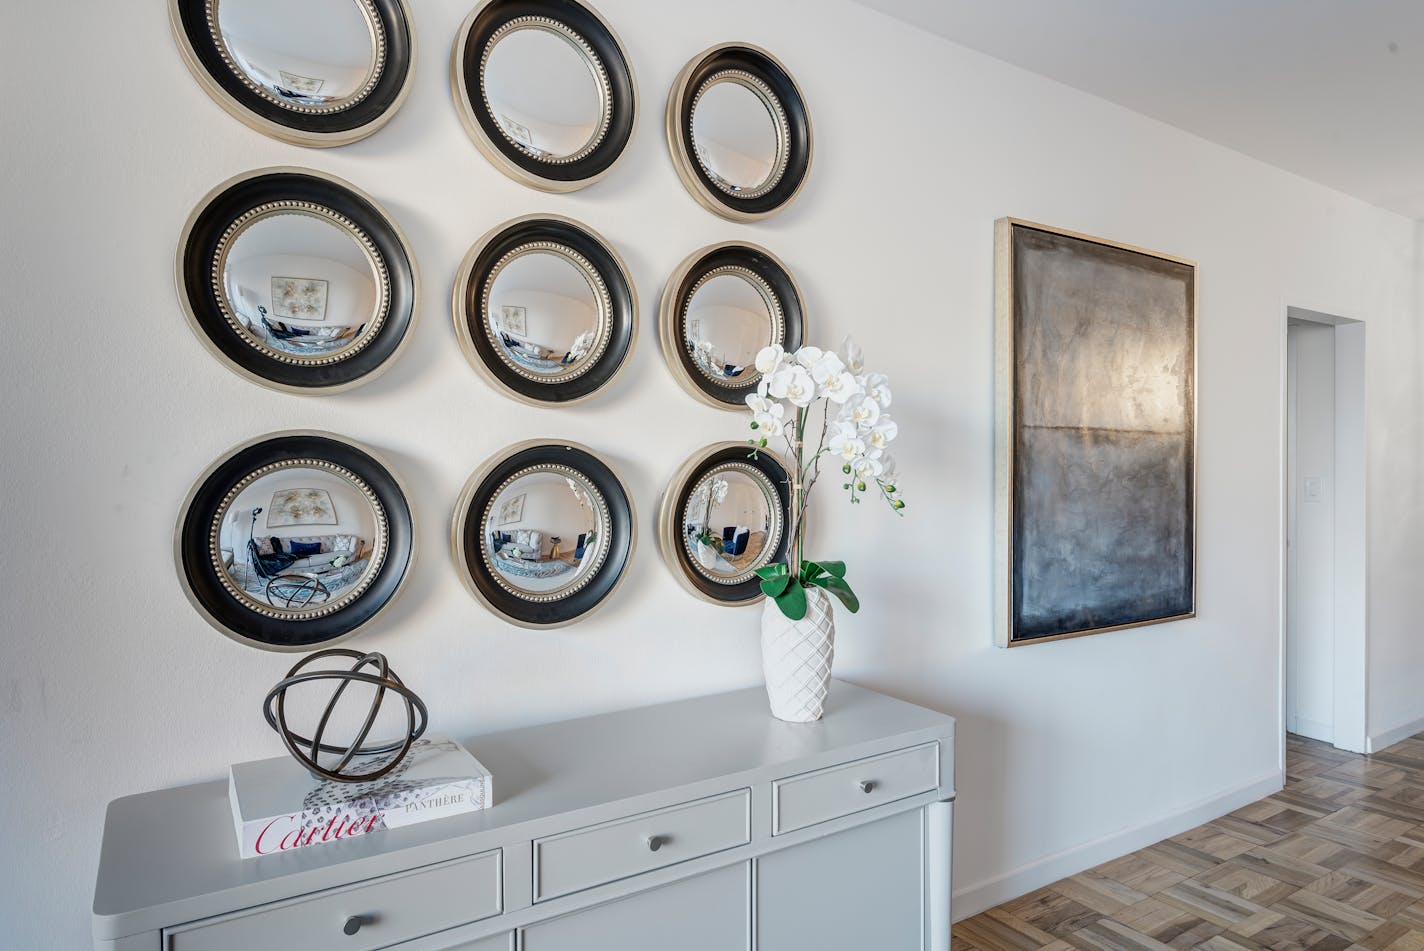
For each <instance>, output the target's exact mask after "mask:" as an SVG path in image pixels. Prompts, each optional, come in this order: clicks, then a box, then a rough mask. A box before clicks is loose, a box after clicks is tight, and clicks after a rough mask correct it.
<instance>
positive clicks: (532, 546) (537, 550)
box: [490, 528, 588, 564]
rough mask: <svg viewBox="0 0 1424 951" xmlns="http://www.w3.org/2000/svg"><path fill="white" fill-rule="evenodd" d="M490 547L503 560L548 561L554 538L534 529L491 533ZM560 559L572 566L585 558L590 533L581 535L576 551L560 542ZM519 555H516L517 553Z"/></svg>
mask: <svg viewBox="0 0 1424 951" xmlns="http://www.w3.org/2000/svg"><path fill="white" fill-rule="evenodd" d="M490 545H491V550H492V551H493V552H494V554H496V555H499V556H501V557H503V558H517V559H519V560H521V561H546V560H548V559H550V558H552V557H553V554H552V553H553V539H552V536H551V537H550V538H548V539H546V538H545V536H544V533H543V532H540V531H536V530H535V529H532V528H521V529H517V530H516V531H513V532H501V531H493V532H490ZM560 545H561V547H560V552H559V558H560V560H561V561H566V562H569V563H570V564H572V563H573V562H576V561H578V560H579V559H581V558H582V557H583V553H584V550H585V549H586V548H587V547H588V533H587V532H583V533H581V534H580V535H579V537H578V540H577V541H576V542H575V544H574V550H573V551H572V552H569V550H568V547H567V546H566V545H564V544H563V543H562V539H561V540H560ZM516 551H517V552H518V553H519V554H517V555H516V554H515V552H516Z"/></svg>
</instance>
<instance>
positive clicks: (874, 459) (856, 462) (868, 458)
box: [850, 449, 885, 481]
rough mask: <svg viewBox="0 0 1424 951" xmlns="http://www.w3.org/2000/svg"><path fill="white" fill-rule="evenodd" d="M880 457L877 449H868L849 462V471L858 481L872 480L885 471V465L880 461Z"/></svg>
mask: <svg viewBox="0 0 1424 951" xmlns="http://www.w3.org/2000/svg"><path fill="white" fill-rule="evenodd" d="M880 456H881V452H880V450H879V449H868V450H866V451H865V452H864V453H862V454H861V455H859V456H856V457H855V458H854V459H852V460H851V462H850V469H851V471H852V472H854V473H855V475H856V478H858V479H864V480H866V481H869V480H871V479H874V478H875V477H877V476H878V475H880V473H882V472H884V471H885V464H884V463H882V462H881V461H880Z"/></svg>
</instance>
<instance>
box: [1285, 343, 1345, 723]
mask: <svg viewBox="0 0 1424 951" xmlns="http://www.w3.org/2000/svg"><path fill="white" fill-rule="evenodd" d="M1288 346H1289V348H1290V360H1291V367H1290V371H1291V373H1292V374H1293V376H1294V379H1293V380H1292V381H1291V383H1292V391H1293V392H1292V394H1291V395H1292V397H1293V399H1292V404H1293V405H1292V407H1291V418H1290V422H1289V423H1288V425H1289V426H1290V427H1292V431H1291V432H1290V433H1289V445H1290V463H1289V472H1290V481H1289V483H1288V485H1287V487H1286V493H1287V500H1288V511H1289V513H1290V518H1291V520H1292V524H1291V526H1290V534H1291V536H1292V537H1291V548H1290V552H1289V558H1290V562H1291V564H1290V576H1289V578H1288V579H1287V582H1286V584H1287V592H1288V597H1289V607H1288V608H1287V616H1286V629H1287V630H1286V729H1288V730H1290V731H1291V732H1293V733H1300V734H1302V735H1304V736H1309V737H1314V738H1315V739H1317V740H1324V741H1325V742H1327V743H1329V742H1333V740H1334V721H1335V715H1334V704H1335V683H1334V677H1335V328H1334V327H1330V326H1326V325H1323V324H1316V325H1309V324H1295V325H1292V326H1291V327H1290V328H1289V342H1288ZM1312 481H1313V482H1314V483H1315V485H1314V487H1313V488H1312V486H1311V482H1312Z"/></svg>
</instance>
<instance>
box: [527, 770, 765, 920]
mask: <svg viewBox="0 0 1424 951" xmlns="http://www.w3.org/2000/svg"><path fill="white" fill-rule="evenodd" d="M750 841H751V791H750V790H748V789H738V790H736V791H734V792H729V793H724V794H722V795H720V796H712V797H710V798H708V799H699V800H697V801H696V802H690V803H684V804H682V805H678V806H669V807H668V808H666V809H658V810H655V811H653V812H644V813H641V814H639V815H636V816H631V817H629V818H627V819H616V820H614V821H613V822H605V823H603V824H602V825H596V826H590V827H589V828H587V829H578V830H576V831H573V832H562V833H560V834H558V835H551V836H547V837H545V838H542V839H535V840H534V900H535V901H536V902H537V901H546V900H548V899H550V898H557V897H559V896H560V895H567V894H569V893H570V892H577V891H582V890H583V889H585V888H592V887H593V886H595V885H602V884H604V883H606V882H612V881H616V880H618V879H620V878H627V877H628V876H630V875H638V874H640V873H642V872H650V871H652V870H653V869H655V868H663V867H665V866H668V865H675V864H677V863H678V862H686V861H688V860H689V859H695V858H698V857H699V856H703V855H711V854H712V853H713V852H721V851H723V850H724V849H733V848H736V847H737V846H739V845H746V844H747V843H748V842H750Z"/></svg>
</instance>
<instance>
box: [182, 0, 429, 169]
mask: <svg viewBox="0 0 1424 951" xmlns="http://www.w3.org/2000/svg"><path fill="white" fill-rule="evenodd" d="M361 2H362V4H363V5H364V6H365V7H366V8H367V12H368V15H369V14H374V20H375V26H376V29H378V30H379V31H380V34H381V35H380V36H379V37H378V39H377V43H378V60H379V62H380V74H379V75H378V76H377V77H376V81H375V83H374V84H373V85H372V86H371V88H370V89H368V90H367V91H366V92H365V95H363V96H362V97H361V98H360V99H359V100H358V101H357V102H355V103H352V104H351V105H350V106H348V107H346V108H343V109H337V110H332V111H322V112H314V111H308V110H300V109H292V108H288V107H285V106H281V105H278V104H277V103H275V102H273V101H271V100H270V99H269V98H268V97H267V96H264V95H262V94H261V93H259V92H257V91H256V90H255V89H254V88H253V86H252V84H251V82H250V81H248V80H247V79H246V78H245V77H244V76H242V75H240V74H239V73H238V71H237V70H236V68H235V67H234V66H233V65H232V64H231V63H230V61H229V58H228V54H227V52H226V51H225V50H224V49H223V46H222V44H220V43H219V42H218V40H217V37H216V36H215V35H214V33H213V29H214V27H213V24H212V17H213V11H214V10H215V7H216V2H215V0H168V23H169V26H170V27H171V28H172V30H173V39H174V42H175V43H177V44H178V52H179V53H180V54H181V55H182V57H183V62H184V63H185V64H186V65H187V66H188V70H189V71H190V72H191V73H192V74H193V77H194V78H195V79H197V81H198V85H200V86H201V87H202V88H203V91H204V92H206V93H207V94H208V95H209V96H210V97H211V98H212V99H213V101H215V102H216V103H217V104H218V105H220V106H222V108H223V109H224V110H226V111H227V113H228V114H229V115H232V116H233V117H235V118H237V119H238V120H240V121H241V122H243V123H244V124H245V125H247V126H249V127H251V128H253V129H256V130H257V131H258V132H261V133H263V134H264V135H269V136H271V137H272V138H274V139H280V140H281V141H283V142H290V143H292V144H294V145H305V146H310V147H315V148H329V147H332V146H339V145H348V144H350V143H352V142H357V141H359V140H361V139H364V138H366V136H368V135H371V134H372V133H373V132H375V131H376V130H378V129H379V128H381V126H383V125H385V124H386V123H387V122H389V121H390V119H391V117H392V116H394V115H395V113H396V111H397V110H399V109H400V107H401V105H402V104H403V103H404V102H405V99H406V96H407V95H409V93H410V89H411V82H412V80H413V78H414V76H415V31H414V28H413V25H412V23H411V17H410V9H409V8H408V7H407V6H406V0H361Z"/></svg>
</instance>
